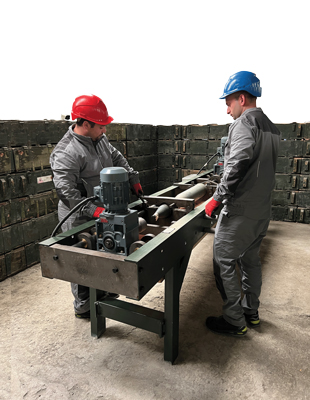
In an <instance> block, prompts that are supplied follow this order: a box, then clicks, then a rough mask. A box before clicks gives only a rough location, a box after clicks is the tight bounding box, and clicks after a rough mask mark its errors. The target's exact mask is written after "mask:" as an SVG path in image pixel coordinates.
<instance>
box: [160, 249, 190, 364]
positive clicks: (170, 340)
mask: <svg viewBox="0 0 310 400" xmlns="http://www.w3.org/2000/svg"><path fill="white" fill-rule="evenodd" d="M190 255H191V252H190V253H189V254H187V255H186V256H184V257H183V259H182V260H181V261H180V264H179V265H176V266H175V267H173V268H171V269H170V270H169V272H167V274H166V275H165V337H164V359H165V361H170V362H171V364H173V363H174V361H175V360H176V358H177V357H178V354H179V309H180V291H181V287H182V283H183V279H184V275H185V272H186V269H187V265H188V261H189V258H190Z"/></svg>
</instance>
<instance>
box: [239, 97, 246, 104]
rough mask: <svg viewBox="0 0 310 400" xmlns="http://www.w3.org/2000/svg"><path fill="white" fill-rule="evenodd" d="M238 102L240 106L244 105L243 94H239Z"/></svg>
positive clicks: (244, 98)
mask: <svg viewBox="0 0 310 400" xmlns="http://www.w3.org/2000/svg"><path fill="white" fill-rule="evenodd" d="M239 102H240V105H241V106H245V103H246V97H245V95H244V94H240V96H239Z"/></svg>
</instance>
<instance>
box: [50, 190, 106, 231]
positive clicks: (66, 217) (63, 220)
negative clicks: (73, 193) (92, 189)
mask: <svg viewBox="0 0 310 400" xmlns="http://www.w3.org/2000/svg"><path fill="white" fill-rule="evenodd" d="M96 199H98V196H92V197H87V198H86V199H84V200H82V201H80V202H79V203H78V204H77V205H76V206H75V207H73V208H72V210H70V211H69V212H68V214H67V215H66V216H65V218H63V219H62V220H61V221H60V222H59V223H58V224H57V226H56V228H55V229H54V230H53V232H52V234H51V237H54V236H56V232H57V231H58V229H59V228H60V227H61V225H62V224H63V223H64V222H65V221H67V219H68V218H69V217H70V215H72V214H73V213H74V212H75V211H77V210H78V209H79V208H81V207H82V206H83V205H84V204H85V203H87V202H88V201H91V200H96Z"/></svg>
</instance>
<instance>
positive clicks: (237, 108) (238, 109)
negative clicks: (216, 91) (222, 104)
mask: <svg viewBox="0 0 310 400" xmlns="http://www.w3.org/2000/svg"><path fill="white" fill-rule="evenodd" d="M240 99H241V97H240V96H239V97H238V98H236V95H235V94H231V95H229V96H227V97H226V105H227V114H229V115H230V116H231V117H233V119H237V118H239V117H240V115H241V114H242V111H243V108H242V105H241V101H240Z"/></svg>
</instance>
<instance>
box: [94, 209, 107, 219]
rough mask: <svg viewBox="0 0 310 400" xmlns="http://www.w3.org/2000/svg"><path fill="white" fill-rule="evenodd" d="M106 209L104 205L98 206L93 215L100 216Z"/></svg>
mask: <svg viewBox="0 0 310 400" xmlns="http://www.w3.org/2000/svg"><path fill="white" fill-rule="evenodd" d="M104 210H105V209H104V208H103V207H97V208H96V210H95V212H94V214H93V217H94V218H99V215H100V214H101V213H102V212H103V211H104Z"/></svg>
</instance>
